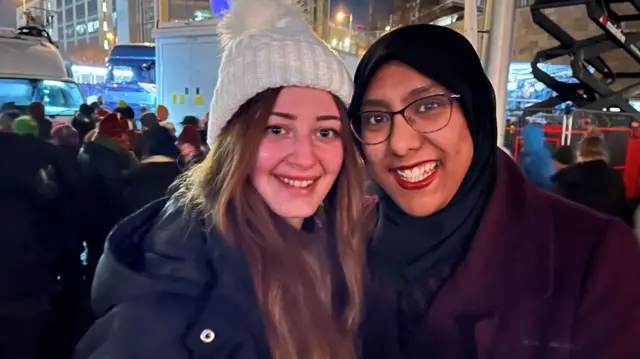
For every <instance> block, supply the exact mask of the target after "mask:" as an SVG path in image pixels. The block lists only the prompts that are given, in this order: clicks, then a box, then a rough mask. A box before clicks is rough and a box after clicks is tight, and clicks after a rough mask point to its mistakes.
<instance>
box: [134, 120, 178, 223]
mask: <svg viewBox="0 0 640 359" xmlns="http://www.w3.org/2000/svg"><path fill="white" fill-rule="evenodd" d="M179 155H180V150H179V149H178V147H177V146H176V138H175V137H174V136H173V135H172V134H171V133H170V132H169V130H168V129H166V128H164V127H162V126H157V127H155V128H153V129H152V130H150V131H149V132H147V136H146V138H145V150H144V158H143V160H142V161H141V162H140V165H139V166H137V167H135V168H134V169H132V170H131V171H129V173H127V174H126V175H125V191H124V198H125V202H126V203H127V205H128V210H127V213H128V214H131V213H134V212H136V211H138V210H139V209H141V208H142V207H144V206H146V205H147V204H149V203H151V202H153V201H155V200H157V199H159V198H162V197H164V196H166V195H167V194H168V189H169V186H171V184H172V183H173V182H174V181H175V180H176V178H177V177H178V175H180V166H178V156H179Z"/></svg>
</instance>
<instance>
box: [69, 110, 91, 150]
mask: <svg viewBox="0 0 640 359" xmlns="http://www.w3.org/2000/svg"><path fill="white" fill-rule="evenodd" d="M96 120H97V114H96V110H94V109H93V107H91V106H89V105H87V104H86V103H83V104H82V105H80V109H79V110H78V112H76V114H75V115H74V116H73V119H72V120H71V126H73V128H75V129H76V131H78V135H79V137H80V140H81V142H84V139H85V137H87V135H88V134H89V132H91V131H93V130H95V128H96Z"/></svg>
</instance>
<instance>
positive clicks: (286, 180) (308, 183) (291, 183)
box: [278, 176, 315, 188]
mask: <svg viewBox="0 0 640 359" xmlns="http://www.w3.org/2000/svg"><path fill="white" fill-rule="evenodd" d="M278 179H279V180H280V181H282V182H284V183H286V184H288V185H289V186H293V187H299V188H306V187H309V186H311V185H312V184H313V182H315V180H313V181H309V180H306V181H298V180H293V179H290V178H286V177H281V176H278Z"/></svg>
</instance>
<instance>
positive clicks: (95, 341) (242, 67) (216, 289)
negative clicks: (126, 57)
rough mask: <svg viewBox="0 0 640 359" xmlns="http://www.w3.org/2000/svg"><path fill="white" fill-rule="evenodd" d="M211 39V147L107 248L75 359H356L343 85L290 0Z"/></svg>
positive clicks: (355, 225)
mask: <svg viewBox="0 0 640 359" xmlns="http://www.w3.org/2000/svg"><path fill="white" fill-rule="evenodd" d="M256 19H259V20H258V21H255V20H256ZM220 33H221V42H222V44H223V48H224V54H223V56H222V62H221V67H220V74H221V76H220V77H219V79H218V84H217V86H216V89H215V93H214V98H213V101H212V104H211V108H212V112H211V121H210V123H209V126H210V128H209V141H210V143H212V144H213V146H212V147H213V148H215V150H213V151H211V152H210V153H209V155H208V157H207V159H206V160H205V161H204V162H203V163H202V164H200V165H198V166H196V167H195V168H194V169H193V170H191V171H190V172H188V174H186V175H185V177H184V178H183V179H182V180H181V181H180V182H179V183H180V184H179V187H178V191H177V193H176V194H175V195H174V197H173V198H172V199H171V200H169V201H168V200H167V199H163V200H159V201H157V202H154V203H153V204H150V205H149V206H147V207H145V208H144V209H143V210H141V211H140V212H137V213H136V214H135V215H133V216H131V217H128V218H127V219H126V220H125V221H123V222H122V223H120V224H119V226H118V227H117V228H116V229H114V231H113V232H112V234H111V235H110V236H109V239H108V244H107V248H108V252H107V253H105V255H104V257H103V258H102V260H101V265H100V267H99V272H98V273H97V274H96V280H95V282H94V287H93V298H94V302H93V304H94V308H95V312H96V314H97V315H98V316H100V317H101V318H100V319H99V320H98V321H97V322H96V325H95V326H94V327H93V328H91V329H90V330H89V332H88V333H87V335H86V336H85V338H83V340H82V341H81V342H80V344H79V345H78V347H77V351H76V355H75V357H76V358H78V359H80V358H94V359H100V358H119V359H129V358H172V359H181V358H195V357H197V358H202V359H206V358H216V359H218V358H265V359H266V358H273V359H294V358H305V359H327V358H332V359H355V358H356V330H357V327H358V324H359V319H358V318H359V315H360V313H361V311H362V308H361V298H362V296H363V295H362V286H361V278H362V275H363V273H362V272H363V259H364V242H363V241H362V239H363V238H362V236H361V235H359V231H360V230H361V228H362V227H361V224H360V218H361V216H362V215H363V213H362V210H361V209H362V206H363V199H364V197H363V195H362V186H363V183H364V181H363V173H362V171H361V170H362V168H361V166H359V164H358V157H357V154H356V148H355V144H354V140H353V138H352V137H351V135H350V131H349V122H348V119H347V117H346V108H345V103H346V102H348V101H349V99H350V97H351V92H352V88H353V83H352V80H351V76H350V75H349V72H348V71H347V69H346V68H345V66H344V64H343V63H342V61H341V60H340V59H339V57H338V56H337V55H336V54H335V53H334V52H332V51H331V50H330V48H329V47H328V46H327V45H326V44H325V43H324V42H322V41H321V40H320V39H318V38H317V37H316V36H315V35H314V34H313V32H312V31H311V29H310V28H309V25H308V24H307V21H306V17H305V15H304V14H303V12H302V11H301V9H300V8H297V7H296V6H294V5H292V4H289V2H288V1H287V0H238V1H236V2H234V3H233V4H232V8H231V9H230V13H229V14H228V15H226V16H225V18H224V19H223V20H222V21H221V24H220ZM252 81H256V82H255V85H251V84H252V83H253V82H252Z"/></svg>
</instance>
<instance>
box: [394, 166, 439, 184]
mask: <svg viewBox="0 0 640 359" xmlns="http://www.w3.org/2000/svg"><path fill="white" fill-rule="evenodd" d="M437 166H438V163H437V162H436V161H432V162H428V163H425V164H422V165H420V166H416V167H413V168H410V169H406V170H397V171H396V173H398V175H400V177H401V178H402V179H403V180H405V181H409V182H420V181H422V180H424V179H425V178H427V177H428V176H429V175H430V174H432V173H433V171H435V169H436V167H437Z"/></svg>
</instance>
